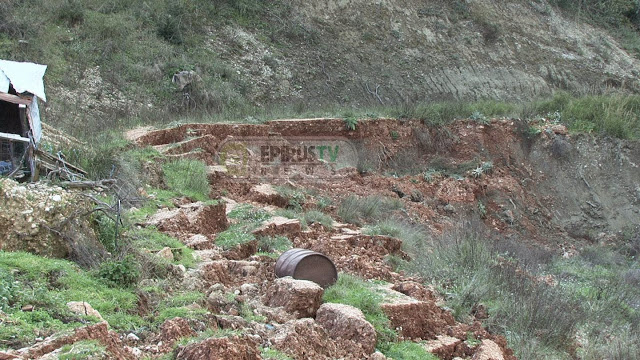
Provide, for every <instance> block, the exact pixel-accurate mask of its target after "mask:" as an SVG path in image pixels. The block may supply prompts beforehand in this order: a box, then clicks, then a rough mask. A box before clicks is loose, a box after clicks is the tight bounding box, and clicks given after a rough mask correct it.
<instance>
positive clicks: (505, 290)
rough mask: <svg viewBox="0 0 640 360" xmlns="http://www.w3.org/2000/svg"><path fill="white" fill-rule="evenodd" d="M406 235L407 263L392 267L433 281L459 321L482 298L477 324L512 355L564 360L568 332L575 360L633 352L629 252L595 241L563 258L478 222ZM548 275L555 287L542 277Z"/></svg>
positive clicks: (639, 314) (633, 263) (636, 317)
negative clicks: (484, 314)
mask: <svg viewBox="0 0 640 360" xmlns="http://www.w3.org/2000/svg"><path fill="white" fill-rule="evenodd" d="M394 233H397V232H395V230H394ZM406 239H407V240H405V242H404V246H405V251H407V252H408V253H409V254H410V256H411V257H412V261H411V262H406V261H403V260H401V259H397V261H395V263H396V265H397V266H399V267H400V268H402V269H404V270H406V271H409V272H413V273H416V274H419V275H420V276H422V277H423V278H424V279H426V280H427V282H429V283H432V284H434V285H436V286H437V287H438V288H439V290H440V292H441V293H442V294H445V296H446V301H447V306H449V307H450V308H451V309H452V310H453V313H454V315H455V316H456V318H457V319H458V320H460V321H467V320H469V319H470V316H471V313H472V309H473V307H474V306H475V305H477V304H480V303H482V304H485V305H486V306H487V308H488V312H489V318H488V319H487V320H485V321H484V324H485V325H486V326H488V327H489V329H490V330H491V331H495V332H497V333H500V334H504V335H505V336H506V337H507V340H508V342H509V345H510V346H511V347H513V348H514V350H515V351H516V355H517V356H518V357H519V358H526V359H545V358H569V357H570V354H571V353H573V352H574V351H576V348H575V347H574V345H572V344H575V339H576V338H578V339H581V340H580V346H579V347H578V349H577V352H578V353H579V354H580V356H581V358H588V359H597V358H620V359H622V358H625V359H626V358H627V357H626V356H627V354H631V353H635V354H638V353H640V348H639V347H638V346H639V345H640V344H639V342H638V341H636V339H638V335H640V334H639V333H638V329H639V328H638V324H640V311H639V310H638V309H637V306H636V305H637V303H638V301H640V290H638V287H637V286H634V285H633V280H629V279H633V276H632V275H629V274H633V273H634V271H638V270H637V269H638V268H640V264H639V263H638V260H637V259H635V258H631V257H629V256H627V255H625V254H623V253H620V252H618V251H616V250H615V249H611V248H606V247H602V246H595V247H594V248H592V249H589V248H588V249H586V250H584V251H583V252H582V254H581V255H579V256H575V257H572V258H569V259H565V258H562V257H559V256H557V255H554V254H552V253H549V252H546V251H544V250H540V249H535V248H531V247H529V246H527V245H526V244H525V242H523V241H522V240H520V239H501V238H495V237H494V236H492V234H490V233H487V232H486V231H485V230H484V228H483V227H482V225H481V224H480V223H479V222H468V223H465V224H464V225H463V226H462V227H461V229H459V230H458V231H452V232H450V233H448V234H445V235H443V236H441V237H433V236H429V237H428V238H427V239H424V238H423V239H422V240H420V238H417V237H416V238H413V240H412V238H411V237H409V238H406ZM634 269H635V270H634ZM550 276H551V278H552V279H554V282H555V285H549V284H548V283H547V282H546V281H545V280H544V279H548V278H549V277H550ZM634 304H636V305H634ZM610 337H613V338H615V339H616V341H617V342H616V344H614V345H613V346H609V345H608V340H606V339H607V338H610ZM631 359H633V357H631Z"/></svg>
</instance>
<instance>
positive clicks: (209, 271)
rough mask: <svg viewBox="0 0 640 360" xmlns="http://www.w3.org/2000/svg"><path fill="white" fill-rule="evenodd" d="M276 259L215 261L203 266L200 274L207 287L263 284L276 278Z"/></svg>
mask: <svg viewBox="0 0 640 360" xmlns="http://www.w3.org/2000/svg"><path fill="white" fill-rule="evenodd" d="M275 261H276V260H275V259H272V258H266V257H265V258H264V259H262V258H261V259H260V261H247V260H214V261H211V262H208V263H206V264H203V265H202V266H201V267H200V269H199V273H200V274H201V278H202V280H203V281H204V284H205V285H208V286H211V285H213V284H223V285H225V286H240V285H242V284H245V283H251V284H256V283H261V282H263V281H264V280H270V279H274V278H275V274H274V272H273V266H274V263H275Z"/></svg>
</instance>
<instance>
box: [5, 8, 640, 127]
mask: <svg viewBox="0 0 640 360" xmlns="http://www.w3.org/2000/svg"><path fill="white" fill-rule="evenodd" d="M494 3H495V2H478V3H477V4H476V3H473V4H470V3H467V2H464V1H452V2H446V4H444V6H441V7H440V10H438V11H435V10H434V9H435V8H436V7H437V6H438V4H437V2H433V3H431V2H429V3H428V4H422V3H420V4H422V5H423V7H420V6H419V5H420V4H418V3H416V4H414V3H411V2H410V3H407V5H406V7H407V11H409V12H414V10H415V12H416V13H417V14H418V17H433V18H436V19H442V20H443V21H445V22H446V24H448V25H446V26H447V27H452V28H455V27H458V28H465V27H471V28H470V30H469V31H468V32H465V33H463V34H454V33H452V32H451V29H449V30H446V29H445V30H446V31H448V32H449V35H446V36H448V39H447V40H445V42H444V43H443V45H439V46H445V47H443V48H442V49H440V50H437V49H436V53H438V52H439V53H440V54H439V55H438V56H443V57H444V58H443V60H442V61H445V60H446V63H450V62H451V60H452V59H453V60H455V56H454V55H455V54H453V55H451V54H449V53H450V52H451V51H452V49H457V48H456V47H454V48H448V47H447V46H458V47H459V46H463V48H464V46H465V44H464V43H460V40H461V39H460V36H464V39H466V40H464V41H466V42H468V46H469V51H470V52H471V53H477V52H478V51H480V52H482V53H478V54H477V55H478V58H479V59H480V61H488V62H487V65H490V66H492V65H491V63H490V59H489V58H487V59H484V57H485V56H486V55H490V54H491V53H495V54H499V53H500V52H501V51H503V50H504V48H505V47H511V46H513V44H510V43H509V41H508V39H509V38H510V36H511V35H512V34H511V32H512V31H520V30H518V29H508V28H506V26H507V25H508V24H509V19H504V18H502V17H504V16H507V15H505V14H507V13H506V12H505V13H500V12H497V10H495V9H494V8H495V7H496V6H499V4H498V3H495V4H494ZM512 3H513V4H514V6H515V5H518V6H534V5H535V9H537V11H538V13H536V14H537V15H536V16H540V17H541V19H542V20H540V21H544V17H545V16H551V15H552V14H553V13H554V11H557V12H559V13H562V14H563V16H566V18H567V22H569V21H577V22H581V21H583V22H588V23H591V24H595V25H596V26H599V27H600V28H602V29H606V30H607V31H608V32H609V33H611V34H613V35H614V37H615V38H616V39H618V40H619V41H620V42H621V44H622V46H623V47H624V48H626V49H627V50H628V51H630V52H631V53H634V54H637V53H638V49H640V45H638V44H640V40H639V39H640V37H638V32H637V30H636V27H637V25H638V22H639V20H638V9H639V5H638V4H637V2H636V1H632V0H608V1H603V0H600V1H596V0H589V1H581V2H580V3H579V5H578V6H574V2H570V1H560V0H552V1H549V2H547V1H536V2H532V4H528V2H519V1H515V2H512ZM520 3H522V4H520ZM525 3H526V4H525ZM534 3H535V4H534ZM354 6H355V5H354ZM305 11H307V9H306V8H304V6H302V5H301V4H298V3H297V2H295V1H281V0H274V1H258V0H242V1H231V0H222V1H214V2H211V1H200V0H198V1H184V0H161V1H153V2H147V1H108V2H103V1H93V0H82V1H81V0H52V1H47V2H44V3H38V4H37V5H34V4H32V3H30V2H24V1H17V0H7V1H3V2H1V3H0V58H3V59H11V60H19V61H34V62H39V63H44V64H48V65H49V69H48V72H47V75H46V78H45V81H46V84H47V86H48V96H49V98H50V101H49V103H48V104H47V105H46V106H45V107H44V110H45V115H46V121H48V122H50V123H52V124H53V125H55V126H58V127H61V128H64V129H65V130H67V131H69V132H71V133H72V134H73V135H78V136H80V137H85V136H86V134H91V135H94V134H95V129H96V127H99V128H101V129H121V128H123V127H128V126H132V125H135V124H139V123H152V124H163V123H164V124H166V123H170V122H172V121H175V120H176V119H178V118H180V117H187V118H188V119H189V120H191V121H193V120H197V121H218V120H220V119H236V120H244V121H261V120H265V119H268V118H272V117H279V116H301V115H327V114H329V115H334V116H335V115H337V116H342V115H343V114H344V112H345V111H346V110H348V111H355V112H356V113H358V112H361V113H362V114H363V115H381V116H385V115H393V113H403V112H407V111H406V110H407V108H421V107H424V106H423V105H421V104H427V103H428V104H432V103H433V102H434V100H435V102H442V101H443V100H445V102H447V103H449V102H451V101H457V100H464V101H467V100H466V99H439V100H438V99H437V97H436V98H434V97H433V96H427V95H424V96H422V97H421V96H420V89H421V88H420V87H419V86H415V85H413V84H412V83H411V81H407V82H405V83H403V85H400V86H403V87H404V88H400V89H398V88H397V86H398V85H392V84H391V83H389V84H386V86H385V84H384V83H381V84H380V85H382V87H381V88H380V94H378V90H379V89H377V88H376V85H375V84H370V83H368V80H366V79H369V78H375V77H376V76H377V74H374V73H372V72H379V71H380V69H378V68H377V67H375V66H378V65H375V64H374V65H375V66H374V67H371V66H369V65H367V64H369V63H370V60H367V59H362V56H363V54H361V53H360V52H361V51H365V52H371V51H374V52H376V51H377V52H378V54H379V55H380V56H383V57H387V56H391V58H390V59H391V61H393V62H394V63H393V64H392V65H393V66H394V67H397V69H395V70H394V69H392V68H391V67H389V73H388V74H380V75H381V76H382V75H383V78H384V76H386V77H397V76H399V75H400V73H404V72H407V71H409V72H410V73H411V72H413V73H415V74H418V73H421V72H423V71H424V69H420V68H415V65H414V64H413V63H407V62H406V60H404V59H401V58H394V57H393V54H394V53H398V54H400V53H402V52H405V51H413V50H412V49H413V48H412V46H417V45H415V44H413V43H412V42H410V41H409V38H407V39H406V40H405V39H404V38H403V36H405V35H403V34H402V32H397V33H393V31H392V32H391V35H394V34H395V35H394V36H395V37H397V39H396V38H394V36H391V37H389V38H388V39H386V40H383V37H386V36H387V35H389V34H388V33H387V32H388V31H387V30H386V29H384V31H383V30H379V29H377V25H376V27H374V28H370V27H367V26H365V25H363V24H362V21H364V23H366V19H358V21H357V22H355V20H354V23H344V22H343V21H342V20H340V19H334V20H332V21H336V23H331V22H326V21H324V20H322V19H321V18H318V17H317V14H306V13H304V14H303V12H305ZM550 14H551V15H550ZM327 16H329V15H327ZM362 16H368V15H367V14H365V13H363V14H362ZM385 16H386V15H385ZM373 20H374V19H371V21H373ZM438 21H440V20H438ZM374 23H375V21H373V22H372V25H373V24H374ZM435 24H436V25H433V26H437V23H435ZM428 26H430V27H431V26H432V25H431V23H429V25H428ZM338 27H340V28H338ZM332 28H335V33H332V32H331V31H332V30H331V29H332ZM487 29H488V30H487ZM491 29H493V30H495V31H494V32H493V34H494V37H495V39H494V41H492V42H491V44H488V43H485V44H475V43H474V42H473V41H475V40H472V39H471V38H470V37H472V36H474V35H473V34H475V32H478V31H480V33H482V34H483V35H482V36H483V37H484V41H485V42H486V41H487V36H488V34H487V31H489V30H491ZM435 30H437V29H435ZM338 32H339V33H338ZM349 32H356V33H361V34H362V38H361V39H358V44H360V45H357V46H356V47H355V48H354V47H353V46H352V45H351V43H350V42H345V44H340V43H339V42H338V43H336V41H339V40H340V39H341V38H343V35H344V34H346V33H349ZM513 34H515V33H513ZM489 35H490V34H489ZM407 36H408V35H407ZM603 36H604V35H603ZM394 39H395V40H394ZM345 41H353V39H351V38H348V39H347V38H345ZM394 41H395V43H394ZM398 41H399V42H398ZM411 41H413V40H411ZM603 41H604V40H603ZM494 42H495V43H494ZM603 44H604V45H603V46H605V45H607V41H604V42H603ZM343 45H344V47H345V48H346V49H349V48H351V49H352V51H349V50H345V49H341V47H342V46H343ZM594 46H595V45H594ZM597 46H600V45H597ZM610 46H613V45H610ZM360 48H361V49H360ZM410 49H411V50H410ZM605 50H606V49H604V48H603V50H602V51H603V52H604V53H607V52H611V50H606V51H605ZM432 51H433V50H429V53H431V52H432ZM453 51H459V50H453ZM578 53H580V51H578ZM323 54H332V56H333V57H334V59H332V60H328V59H324V58H322V57H324V56H325V55H323ZM373 54H375V53H373ZM425 54H426V53H425ZM452 56H453V57H452ZM496 56H498V55H496ZM585 56H586V55H585ZM252 57H258V58H255V59H254V58H252ZM316 57H317V59H316ZM321 58H322V59H321ZM313 59H315V60H313ZM460 60H463V59H460ZM552 60H553V59H547V60H546V61H552ZM310 61H313V62H314V63H309V62H310ZM318 61H320V63H318ZM354 61H355V63H354ZM380 61H382V60H380ZM384 61H387V60H384ZM604 61H611V62H614V61H617V60H615V59H613V58H611V59H609V60H607V59H604ZM351 63H354V64H356V65H357V66H356V65H349V64H351ZM405 63H406V64H405ZM256 64H258V65H259V66H258V67H256ZM360 65H361V66H363V67H362V68H361V69H360V70H358V66H360ZM441 65H443V66H444V65H445V63H443V64H441ZM325 66H326V67H325ZM329 66H333V69H330V68H329ZM349 66H356V67H355V68H353V67H349ZM431 67H432V66H431V65H429V66H427V68H431ZM183 70H187V71H189V70H193V71H195V72H196V73H197V74H198V76H199V78H200V79H201V81H198V82H197V83H194V84H193V85H192V88H191V89H190V90H189V98H188V99H185V97H184V96H183V93H182V92H181V91H180V90H178V88H177V87H176V86H175V85H174V84H173V83H172V82H171V78H172V76H173V74H175V73H176V72H178V71H183ZM554 76H555V75H554ZM575 76H578V75H575ZM606 76H609V75H607V74H605V73H603V77H604V78H606ZM365 80H366V81H365ZM363 81H365V82H364V83H366V85H367V87H365V86H364V85H363ZM376 81H378V80H376ZM554 81H555V80H554ZM558 81H560V80H558ZM563 81H564V80H563ZM612 81H614V80H612ZM616 81H618V80H615V81H614V83H616ZM325 83H326V84H325ZM394 84H395V83H394ZM616 84H617V83H616ZM618 85H619V84H618ZM283 86H284V87H286V89H285V90H282V94H280V92H279V90H278V89H279V87H283ZM352 86H356V87H357V89H350V87H352ZM487 86H490V85H487ZM621 86H622V85H621ZM622 88H623V89H626V88H624V86H622ZM626 90H628V89H626ZM626 90H625V91H626ZM597 91H598V92H600V91H602V89H598V90H597ZM394 92H395V93H398V94H404V95H403V96H400V95H397V94H395V95H394V94H393V93H394ZM414 92H415V94H414ZM276 93H277V94H276ZM289 93H291V94H296V95H286V94H289ZM332 94H335V96H337V97H333V98H332V97H331V96H333V95H332ZM372 94H375V96H374V95H372ZM487 94H489V93H487ZM494 99H495V98H494ZM378 100H379V101H378ZM476 100H477V99H476ZM497 100H506V99H499V98H498V99H497ZM624 101H626V100H624ZM517 105H518V106H519V107H520V106H521V105H520V104H517ZM345 109H346V110H345ZM354 109H355V110H354ZM556 110H561V109H551V112H553V111H556ZM472 113H473V112H471V113H468V114H467V113H466V112H465V113H463V114H456V115H458V116H470V115H471V114H472ZM483 113H484V115H487V116H489V115H493V114H492V113H491V112H490V111H484V112H483ZM521 114H523V113H522V112H519V111H517V112H512V113H509V114H506V115H512V116H520V115H521ZM401 115H402V114H401ZM524 115H531V114H528V113H524ZM540 115H546V113H545V114H540ZM578 121H580V120H579V119H578ZM586 128H587V130H588V129H589V128H590V126H586ZM598 128H599V127H598V126H596V127H594V130H598ZM616 131H618V130H616ZM614 133H615V132H614ZM616 135H619V133H618V134H616ZM625 136H626V135H625ZM626 137H629V136H626Z"/></svg>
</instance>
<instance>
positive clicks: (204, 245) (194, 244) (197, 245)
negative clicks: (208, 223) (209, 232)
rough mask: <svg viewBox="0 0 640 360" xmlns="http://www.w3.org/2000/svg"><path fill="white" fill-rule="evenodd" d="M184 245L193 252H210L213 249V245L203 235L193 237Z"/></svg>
mask: <svg viewBox="0 0 640 360" xmlns="http://www.w3.org/2000/svg"><path fill="white" fill-rule="evenodd" d="M184 244H185V245H186V246H187V247H189V248H191V249H193V250H209V249H212V248H213V243H212V242H211V241H210V240H209V238H207V237H206V236H205V235H202V234H196V235H193V236H191V237H190V238H188V239H187V240H186V241H185V243H184Z"/></svg>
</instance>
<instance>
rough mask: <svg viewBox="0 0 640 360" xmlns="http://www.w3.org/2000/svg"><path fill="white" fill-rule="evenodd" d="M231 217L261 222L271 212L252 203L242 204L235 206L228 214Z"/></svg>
mask: <svg viewBox="0 0 640 360" xmlns="http://www.w3.org/2000/svg"><path fill="white" fill-rule="evenodd" d="M227 216H228V217H229V218H230V219H237V220H244V221H250V222H255V223H261V222H263V221H265V220H267V219H269V218H271V214H269V213H268V212H267V211H265V210H262V209H257V208H255V207H253V206H251V205H250V204H240V205H238V206H236V207H235V208H233V210H231V212H229V214H228V215H227Z"/></svg>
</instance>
